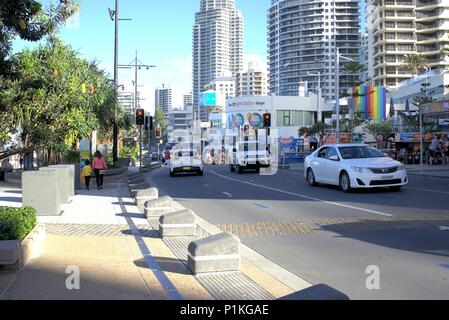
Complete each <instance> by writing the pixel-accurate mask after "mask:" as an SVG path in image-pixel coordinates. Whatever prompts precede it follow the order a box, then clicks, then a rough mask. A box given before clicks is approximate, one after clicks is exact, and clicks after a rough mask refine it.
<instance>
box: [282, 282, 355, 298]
mask: <svg viewBox="0 0 449 320" xmlns="http://www.w3.org/2000/svg"><path fill="white" fill-rule="evenodd" d="M279 300H350V299H349V297H348V296H347V295H345V294H344V293H343V292H341V291H338V290H337V289H334V288H332V287H330V286H328V285H326V284H317V285H315V286H312V287H309V288H306V289H304V290H301V291H297V292H294V293H292V294H289V295H287V296H285V297H282V298H279Z"/></svg>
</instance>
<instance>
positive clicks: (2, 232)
mask: <svg viewBox="0 0 449 320" xmlns="http://www.w3.org/2000/svg"><path fill="white" fill-rule="evenodd" d="M36 224H37V221H36V210H35V209H33V208H31V207H23V208H10V207H6V208H3V209H1V210H0V240H23V239H24V238H25V237H26V236H27V235H28V234H29V233H30V232H31V230H33V228H34V227H35V226H36Z"/></svg>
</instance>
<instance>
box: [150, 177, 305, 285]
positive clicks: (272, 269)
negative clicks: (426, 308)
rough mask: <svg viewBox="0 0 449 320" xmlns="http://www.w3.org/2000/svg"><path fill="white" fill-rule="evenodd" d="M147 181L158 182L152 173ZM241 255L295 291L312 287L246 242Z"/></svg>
mask: <svg viewBox="0 0 449 320" xmlns="http://www.w3.org/2000/svg"><path fill="white" fill-rule="evenodd" d="M147 181H149V182H150V184H151V185H153V186H155V185H156V184H155V183H154V181H153V180H152V178H151V175H148V176H147ZM158 190H159V193H160V194H159V196H161V195H167V192H166V191H165V190H163V189H161V188H158ZM173 204H174V206H176V207H177V209H187V208H185V207H184V206H183V205H181V204H180V203H179V202H177V201H173ZM196 219H197V225H198V226H199V227H200V228H202V229H203V230H204V231H206V232H207V233H209V234H210V235H215V234H218V233H222V232H223V230H221V229H220V228H218V227H217V226H215V225H213V224H211V223H210V222H208V221H206V220H205V219H203V218H201V217H200V216H198V215H196ZM240 250H241V256H242V258H245V259H247V260H248V261H249V262H251V263H252V264H254V265H255V266H256V267H258V268H259V269H261V270H262V271H264V272H265V273H267V274H268V275H270V276H271V277H273V278H274V279H276V280H278V281H279V282H281V283H283V284H284V285H285V286H287V287H289V288H290V289H292V290H294V291H301V290H303V289H306V288H309V287H312V286H313V284H312V283H310V282H308V281H306V280H305V279H303V278H301V277H299V276H298V275H296V274H294V273H292V272H290V271H288V270H286V269H284V268H283V267H281V266H280V265H278V264H276V263H275V262H273V261H271V260H269V259H268V258H266V257H265V256H263V255H261V254H260V253H258V252H256V251H255V250H253V249H251V248H249V247H248V246H246V245H245V244H243V243H241V247H240Z"/></svg>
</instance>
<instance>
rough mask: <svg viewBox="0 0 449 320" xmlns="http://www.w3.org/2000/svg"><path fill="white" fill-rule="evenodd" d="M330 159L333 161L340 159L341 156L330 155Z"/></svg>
mask: <svg viewBox="0 0 449 320" xmlns="http://www.w3.org/2000/svg"><path fill="white" fill-rule="evenodd" d="M329 160H331V161H340V158H339V157H338V156H335V155H334V156H330V157H329Z"/></svg>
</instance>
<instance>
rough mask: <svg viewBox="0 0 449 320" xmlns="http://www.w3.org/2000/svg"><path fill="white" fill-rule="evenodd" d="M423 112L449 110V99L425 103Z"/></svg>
mask: <svg viewBox="0 0 449 320" xmlns="http://www.w3.org/2000/svg"><path fill="white" fill-rule="evenodd" d="M422 109H423V114H424V115H426V114H429V113H438V112H449V100H443V101H437V102H433V103H428V104H425V105H423V108H422Z"/></svg>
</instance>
